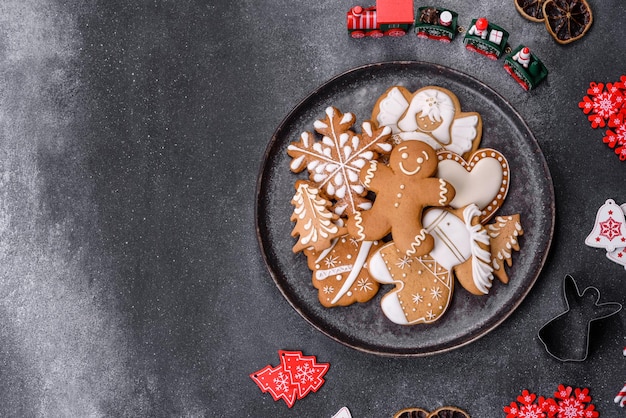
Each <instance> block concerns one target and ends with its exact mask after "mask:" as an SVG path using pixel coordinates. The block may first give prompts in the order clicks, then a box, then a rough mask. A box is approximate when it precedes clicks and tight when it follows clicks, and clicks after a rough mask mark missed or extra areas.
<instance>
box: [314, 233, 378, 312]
mask: <svg viewBox="0 0 626 418" xmlns="http://www.w3.org/2000/svg"><path fill="white" fill-rule="evenodd" d="M380 245H381V243H380V242H378V241H357V240H355V239H354V238H352V237H351V236H349V235H344V236H342V237H340V238H337V239H335V240H333V243H332V245H331V246H330V247H329V248H327V249H325V250H324V251H313V250H305V251H304V253H305V254H306V256H307V261H308V266H309V268H310V269H311V270H312V271H313V277H312V282H313V287H315V288H316V289H317V290H318V299H319V301H320V303H321V304H322V305H323V306H326V307H327V308H330V307H333V306H348V305H351V304H353V303H356V302H359V303H362V302H367V301H368V300H370V299H371V298H373V297H374V296H375V295H376V293H377V292H378V289H379V287H380V284H379V283H378V282H377V281H376V280H374V279H372V278H371V277H370V274H369V271H368V270H367V268H365V266H366V262H367V260H368V258H369V256H370V254H372V253H373V252H374V251H375V250H377V249H378V248H379V247H380Z"/></svg>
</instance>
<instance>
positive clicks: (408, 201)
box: [347, 141, 455, 256]
mask: <svg viewBox="0 0 626 418" xmlns="http://www.w3.org/2000/svg"><path fill="white" fill-rule="evenodd" d="M437 164H438V160H437V154H436V153H435V150H433V149H432V147H430V146H429V145H427V144H426V143H423V142H419V141H407V142H403V143H401V144H399V145H397V146H395V147H394V149H393V150H392V151H391V154H390V156H389V165H388V166H386V165H383V164H381V163H378V162H377V161H371V162H370V163H369V164H368V165H367V166H365V167H363V169H362V170H361V173H360V178H361V181H362V182H363V184H364V186H365V187H366V188H367V189H368V190H371V191H373V192H375V193H376V199H375V201H374V204H373V205H372V208H371V209H370V210H367V211H362V212H355V213H354V216H352V217H351V218H349V219H348V223H347V227H348V232H349V233H350V235H352V236H354V237H356V238H357V239H358V240H360V241H362V240H366V241H375V240H380V239H382V238H383V237H385V236H386V235H387V234H389V233H391V235H392V238H393V241H394V243H395V246H396V248H397V249H398V250H399V251H400V252H401V253H403V254H406V255H408V256H420V255H424V254H428V253H429V252H430V250H431V249H432V247H433V243H434V241H433V237H432V236H430V235H429V234H428V233H427V231H426V229H425V228H424V227H423V225H422V211H423V210H424V208H426V207H428V206H445V205H447V204H448V203H449V202H450V201H451V200H452V199H454V196H455V191H454V188H453V187H452V186H451V185H450V184H449V183H448V182H446V181H445V180H442V179H439V178H435V177H432V176H433V175H434V174H435V172H436V171H437Z"/></svg>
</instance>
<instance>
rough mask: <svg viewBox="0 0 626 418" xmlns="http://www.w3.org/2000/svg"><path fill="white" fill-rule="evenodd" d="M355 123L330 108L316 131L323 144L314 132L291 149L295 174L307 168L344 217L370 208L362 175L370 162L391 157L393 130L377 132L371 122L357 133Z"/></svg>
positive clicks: (311, 176) (336, 211) (334, 207)
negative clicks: (383, 156) (353, 129)
mask: <svg viewBox="0 0 626 418" xmlns="http://www.w3.org/2000/svg"><path fill="white" fill-rule="evenodd" d="M354 122H355V118H354V115H353V114H352V113H345V114H344V113H341V112H340V111H339V110H338V109H337V108H334V107H328V108H327V109H326V117H325V118H324V119H321V120H317V121H315V123H314V127H315V131H316V132H317V133H319V134H320V135H322V139H321V141H317V140H316V138H315V135H314V134H313V133H311V132H304V133H302V134H301V135H300V140H299V141H297V142H292V143H291V144H290V145H289V147H288V148H287V153H288V154H289V155H290V156H291V157H292V158H293V160H292V161H291V164H290V168H291V171H293V172H294V173H299V172H301V171H303V170H304V169H307V170H308V171H309V179H310V180H311V181H313V182H314V183H316V184H317V185H319V187H320V188H321V189H322V190H324V192H325V193H326V195H328V197H329V198H331V199H334V200H335V201H334V204H333V211H334V212H335V213H337V214H338V215H340V216H344V215H350V214H352V213H354V212H356V211H358V210H364V209H369V208H370V206H371V202H370V201H369V200H368V199H367V198H366V197H365V195H366V194H367V190H365V189H364V188H363V186H362V185H361V183H360V182H359V172H360V170H361V168H363V167H364V166H366V165H367V164H368V162H369V161H373V160H376V158H378V156H379V155H384V154H388V153H389V152H390V151H391V147H392V145H391V144H389V143H388V142H387V140H388V139H389V137H390V135H391V129H390V128H387V127H381V128H379V129H375V128H374V127H373V126H372V124H371V123H370V122H363V124H362V127H361V128H362V132H361V133H360V134H357V133H355V132H354V131H352V130H351V129H350V128H351V127H352V125H354Z"/></svg>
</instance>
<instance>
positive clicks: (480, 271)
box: [368, 205, 493, 325]
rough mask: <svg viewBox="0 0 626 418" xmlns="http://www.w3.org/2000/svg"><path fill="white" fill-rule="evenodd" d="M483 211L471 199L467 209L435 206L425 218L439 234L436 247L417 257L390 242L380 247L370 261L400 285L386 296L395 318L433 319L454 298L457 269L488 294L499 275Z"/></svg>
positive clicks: (404, 321) (405, 321) (375, 272)
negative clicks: (481, 220) (480, 217)
mask: <svg viewBox="0 0 626 418" xmlns="http://www.w3.org/2000/svg"><path fill="white" fill-rule="evenodd" d="M479 214H480V211H479V210H478V208H477V207H476V205H470V206H468V207H467V208H465V209H464V210H463V211H454V212H453V211H450V210H448V209H440V208H432V209H429V210H428V211H427V212H426V213H425V215H424V224H425V225H426V227H427V228H428V230H429V231H431V232H432V233H433V236H434V237H435V238H434V239H435V242H434V247H433V250H432V251H431V252H430V253H429V254H427V255H424V256H421V257H411V256H408V255H406V254H404V253H402V252H401V251H399V250H398V248H397V247H396V245H395V244H394V242H390V243H388V244H386V245H384V246H383V247H381V249H380V250H378V251H377V252H376V253H374V255H373V256H372V258H371V259H370V261H369V263H368V269H369V271H370V273H371V274H372V277H374V279H376V280H377V281H378V282H380V283H383V284H394V285H395V289H394V290H392V291H391V292H389V293H387V294H386V295H385V296H383V298H382V300H381V308H382V310H383V313H384V314H385V316H387V318H389V320H391V321H392V322H394V323H396V324H400V325H413V324H419V323H424V324H428V323H432V322H435V321H436V320H437V319H439V318H440V317H441V316H442V315H443V314H444V313H445V311H446V309H447V308H448V305H449V304H450V301H451V298H452V293H453V290H454V276H453V273H454V272H455V269H456V268H457V267H459V266H469V270H467V269H466V268H462V269H461V270H460V272H459V273H460V274H459V273H457V278H458V279H459V282H460V283H461V285H462V286H463V287H465V288H466V289H467V290H469V291H470V292H472V293H475V294H485V293H487V292H488V291H489V288H490V287H491V280H492V279H493V274H492V271H493V269H492V267H491V255H490V252H489V237H488V235H487V233H486V231H485V230H484V228H483V227H482V226H481V225H480V223H479V222H478V220H477V218H478V215H479Z"/></svg>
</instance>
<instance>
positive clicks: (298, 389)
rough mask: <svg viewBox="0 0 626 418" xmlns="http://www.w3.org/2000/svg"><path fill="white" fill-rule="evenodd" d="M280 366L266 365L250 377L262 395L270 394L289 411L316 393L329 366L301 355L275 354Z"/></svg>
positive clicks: (312, 357) (313, 357)
mask: <svg viewBox="0 0 626 418" xmlns="http://www.w3.org/2000/svg"><path fill="white" fill-rule="evenodd" d="M278 355H279V357H280V365H279V366H276V367H273V366H271V365H267V366H265V367H264V368H262V369H261V370H258V371H256V372H254V373H252V374H251V375H250V378H251V379H252V380H253V381H254V382H255V383H256V384H257V386H258V387H259V389H261V391H262V392H263V393H267V392H269V393H270V395H272V398H273V399H274V400H275V401H278V400H280V399H282V400H283V401H284V402H285V403H286V404H287V406H288V407H289V408H291V407H292V406H293V405H294V404H295V402H296V400H297V399H302V398H304V397H305V396H306V395H308V394H309V393H310V392H317V391H318V389H319V388H320V387H322V385H323V384H324V375H325V374H326V372H327V371H328V369H329V368H330V364H328V363H318V362H317V359H316V358H315V356H304V355H303V354H302V352H301V351H285V350H280V351H279V352H278Z"/></svg>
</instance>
